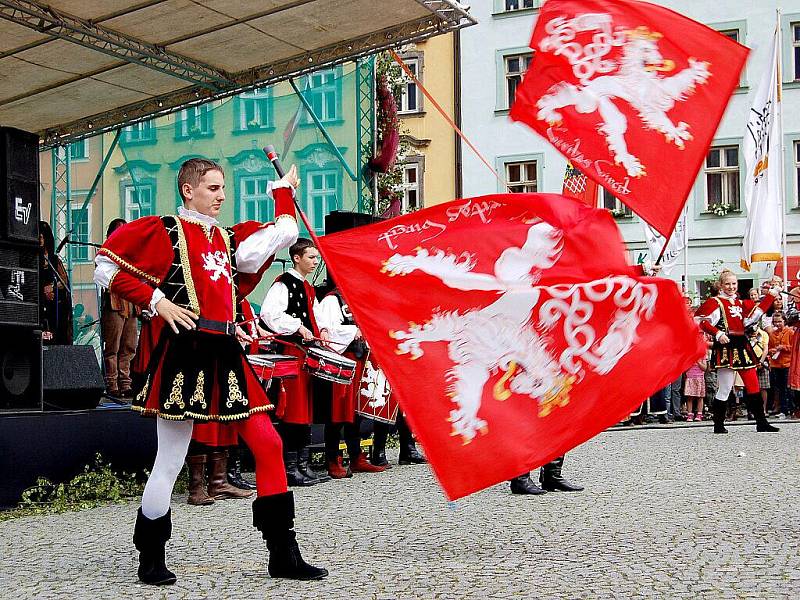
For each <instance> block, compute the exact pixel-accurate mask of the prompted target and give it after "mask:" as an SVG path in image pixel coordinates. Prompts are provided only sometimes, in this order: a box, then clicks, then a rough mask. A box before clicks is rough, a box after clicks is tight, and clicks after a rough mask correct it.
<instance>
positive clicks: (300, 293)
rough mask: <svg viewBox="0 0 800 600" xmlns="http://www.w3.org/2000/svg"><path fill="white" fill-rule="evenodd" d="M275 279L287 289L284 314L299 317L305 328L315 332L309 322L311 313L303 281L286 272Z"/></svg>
mask: <svg viewBox="0 0 800 600" xmlns="http://www.w3.org/2000/svg"><path fill="white" fill-rule="evenodd" d="M275 281H280V282H281V283H282V284H283V285H285V286H286V289H288V290H289V305H288V306H287V307H286V314H287V315H289V316H291V317H294V318H295V319H300V321H301V322H302V323H303V326H304V327H305V328H306V329H308V330H309V331H311V332H312V333H315V334H316V332H315V331H314V324H313V323H312V322H311V315H309V313H308V308H309V304H310V303H309V298H308V294H307V293H306V286H305V281H304V280H301V279H298V278H297V277H295V276H294V275H292V274H290V273H288V272H287V273H283V274H282V275H281V276H280V277H278V278H277V279H276V280H275Z"/></svg>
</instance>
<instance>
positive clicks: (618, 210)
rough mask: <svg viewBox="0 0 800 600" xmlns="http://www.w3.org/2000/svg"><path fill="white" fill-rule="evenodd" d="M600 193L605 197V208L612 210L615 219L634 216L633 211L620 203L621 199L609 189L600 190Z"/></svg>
mask: <svg viewBox="0 0 800 600" xmlns="http://www.w3.org/2000/svg"><path fill="white" fill-rule="evenodd" d="M600 193H601V194H602V195H603V205H602V206H603V208H605V209H606V210H610V211H611V214H612V215H614V216H615V217H631V216H633V211H631V209H630V208H629V207H628V206H626V205H625V204H623V203H622V202H620V199H619V198H617V197H616V196H615V195H614V194H612V193H611V192H609V191H608V190H607V189H605V188H600Z"/></svg>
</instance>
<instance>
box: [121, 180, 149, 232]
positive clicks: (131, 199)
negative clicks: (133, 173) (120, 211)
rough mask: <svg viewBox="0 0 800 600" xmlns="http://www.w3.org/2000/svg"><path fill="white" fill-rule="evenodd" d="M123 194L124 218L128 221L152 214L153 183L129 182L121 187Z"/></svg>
mask: <svg viewBox="0 0 800 600" xmlns="http://www.w3.org/2000/svg"><path fill="white" fill-rule="evenodd" d="M123 193H124V195H125V198H124V201H125V220H126V221H128V223H130V222H131V221H135V220H136V219H138V218H140V217H148V216H150V215H152V214H153V212H154V210H153V208H154V207H153V196H154V194H153V185H152V184H150V183H141V184H139V185H134V184H133V183H130V184H128V185H126V186H125V187H124V189H123Z"/></svg>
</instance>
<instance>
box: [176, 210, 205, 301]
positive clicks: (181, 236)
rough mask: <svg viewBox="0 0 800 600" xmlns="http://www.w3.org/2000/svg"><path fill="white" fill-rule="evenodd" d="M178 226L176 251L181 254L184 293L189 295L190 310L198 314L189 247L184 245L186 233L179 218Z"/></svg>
mask: <svg viewBox="0 0 800 600" xmlns="http://www.w3.org/2000/svg"><path fill="white" fill-rule="evenodd" d="M177 226H178V252H179V254H180V255H181V267H183V281H184V283H185V284H186V293H187V294H188V295H189V307H190V308H191V310H192V312H193V313H195V314H197V315H199V314H200V303H199V302H198V301H197V290H196V289H195V287H194V277H193V276H192V265H191V264H190V263H189V249H188V247H187V245H186V233H185V232H184V231H183V225H182V224H181V222H180V219H177Z"/></svg>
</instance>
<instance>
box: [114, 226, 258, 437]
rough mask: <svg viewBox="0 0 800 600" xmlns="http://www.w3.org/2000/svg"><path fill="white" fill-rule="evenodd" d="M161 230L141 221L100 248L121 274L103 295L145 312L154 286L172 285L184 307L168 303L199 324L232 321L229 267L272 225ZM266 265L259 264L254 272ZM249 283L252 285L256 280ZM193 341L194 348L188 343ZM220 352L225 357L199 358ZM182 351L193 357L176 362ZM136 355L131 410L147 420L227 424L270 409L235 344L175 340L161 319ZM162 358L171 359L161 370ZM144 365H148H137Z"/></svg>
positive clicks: (207, 336) (200, 338)
mask: <svg viewBox="0 0 800 600" xmlns="http://www.w3.org/2000/svg"><path fill="white" fill-rule="evenodd" d="M167 223H169V221H167V220H162V218H161V217H144V218H142V219H138V220H136V221H134V222H132V223H129V224H127V225H125V226H123V227H121V228H120V229H118V230H117V231H116V232H115V233H114V234H113V235H112V236H111V237H110V238H109V239H108V240H107V241H106V243H105V244H104V246H103V248H102V249H101V250H100V251H99V253H100V254H101V255H104V256H106V257H108V258H110V259H111V260H112V261H114V262H115V263H116V264H117V265H118V266H119V267H120V271H118V272H117V273H116V274H115V275H114V276H113V278H112V279H111V282H110V283H109V289H110V290H111V291H112V292H114V293H116V294H118V295H120V296H122V297H124V298H126V299H127V300H130V301H132V302H134V303H135V304H137V305H138V306H141V307H144V308H146V307H148V306H149V303H150V300H151V298H152V295H153V290H154V288H155V287H156V286H158V287H159V288H162V289H163V290H167V288H168V286H169V285H173V286H174V287H173V288H172V289H180V298H181V299H182V300H183V301H180V300H179V299H176V298H175V297H172V296H170V295H169V294H168V297H169V298H170V299H171V300H172V301H173V302H176V303H178V304H180V305H183V306H185V307H186V308H189V309H190V310H192V311H193V312H195V313H196V314H198V315H199V316H200V317H203V318H205V319H209V320H212V321H234V320H235V312H234V307H235V306H236V303H237V289H236V286H235V270H234V269H233V268H232V265H231V261H232V256H233V252H234V248H235V246H236V245H237V244H241V243H242V242H243V241H244V240H245V239H247V237H249V236H250V235H252V234H253V233H255V232H257V231H259V230H261V229H263V228H265V227H268V226H269V225H271V224H261V223H252V222H247V223H243V224H240V225H237V226H234V227H233V228H231V229H223V228H220V227H218V226H210V225H207V224H204V223H202V222H200V221H195V220H193V219H188V218H183V217H180V218H177V217H176V218H175V223H176V224H177V228H176V230H175V231H173V232H172V233H171V234H170V233H169V232H168V230H167V228H166V227H165V225H166V224H167ZM145 241H146V243H144V242H145ZM270 262H271V261H270V260H267V261H265V264H264V267H263V268H262V269H261V271H260V272H263V269H265V268H266V267H267V266H268V265H269V263H270ZM176 268H180V269H181V275H180V277H181V278H182V281H179V283H180V284H182V283H185V289H183V286H182V285H177V286H175V285H174V284H175V282H174V281H173V280H174V279H175V272H176V271H175V269H176ZM249 277H250V279H251V280H254V279H255V278H257V277H258V274H249ZM249 285H250V283H248V286H249ZM194 338H197V343H189V342H191V341H192V340H193V339H194ZM187 340H189V342H187ZM215 340H217V342H215ZM178 346H180V347H182V348H183V350H182V351H181V352H180V353H179V352H177V350H175V351H174V352H172V353H170V350H169V349H170V347H173V348H174V349H177V347H178ZM184 346H185V348H184ZM223 346H225V348H226V350H225V351H216V352H214V351H212V352H203V351H202V350H201V349H207V348H220V349H221V348H222V347H223ZM187 350H188V351H194V352H196V354H195V355H193V356H176V355H178V354H186V353H187ZM237 350H238V353H237V352H236V351H237ZM140 353H141V355H142V357H141V358H140V359H139V360H138V361H137V365H136V366H137V370H142V371H144V372H145V373H144V381H143V382H142V383H141V389H139V390H138V393H137V394H136V398H135V400H134V402H133V407H134V408H135V409H136V410H139V411H141V412H143V413H145V414H157V415H159V416H161V417H163V418H169V419H183V418H194V419H196V420H200V421H209V420H210V421H215V420H223V421H233V420H238V419H245V418H247V417H248V416H249V415H250V414H253V413H256V412H261V411H264V410H268V409H270V408H271V404H270V402H269V400H268V399H267V397H266V394H265V392H264V389H263V387H262V386H261V383H260V382H259V380H258V378H257V377H256V375H255V373H254V372H253V370H252V368H250V366H249V364H248V363H247V361H246V359H245V358H244V355H243V354H242V353H241V349H240V347H239V346H238V342H236V341H235V340H234V339H233V338H230V336H223V335H222V334H215V333H202V332H196V333H182V334H180V335H178V336H175V335H174V334H172V332H171V331H170V330H169V328H166V327H164V322H163V321H162V320H161V319H156V320H154V322H153V323H152V324H150V325H148V326H146V328H145V335H144V336H143V339H142V342H141V343H140ZM208 354H213V355H214V356H208ZM237 354H238V358H237ZM165 357H170V358H171V359H172V360H171V364H169V365H168V367H169V368H168V369H166V370H165V362H168V361H167V360H165ZM144 360H146V361H147V364H146V365H145V364H142V363H143V361H144ZM203 361H205V363H203ZM212 361H214V362H212ZM192 363H203V364H204V366H202V367H199V371H198V370H197V368H194V370H192V369H193V367H192V366H191V364H192ZM223 363H224V364H223ZM176 364H177V366H176ZM195 371H197V372H195ZM216 371H220V372H216ZM223 371H224V372H223ZM167 379H168V380H167Z"/></svg>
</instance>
